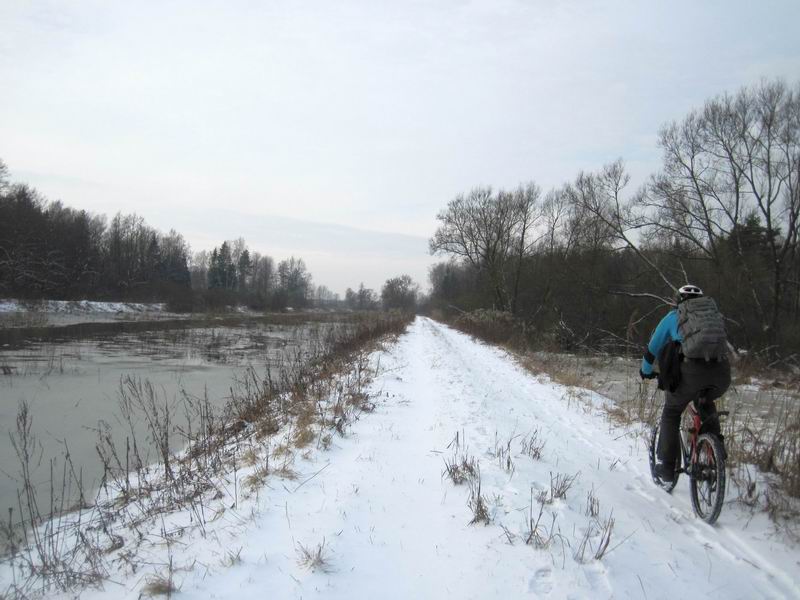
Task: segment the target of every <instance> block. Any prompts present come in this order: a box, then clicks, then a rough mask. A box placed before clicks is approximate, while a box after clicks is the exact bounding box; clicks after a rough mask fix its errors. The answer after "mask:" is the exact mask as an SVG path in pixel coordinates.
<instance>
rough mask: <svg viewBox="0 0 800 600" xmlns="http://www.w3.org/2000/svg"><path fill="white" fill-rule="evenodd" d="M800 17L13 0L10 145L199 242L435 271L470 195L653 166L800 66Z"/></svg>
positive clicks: (66, 182) (352, 268)
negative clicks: (763, 84)
mask: <svg viewBox="0 0 800 600" xmlns="http://www.w3.org/2000/svg"><path fill="white" fill-rule="evenodd" d="M799 22H800V2H798V1H797V0H781V1H777V0H776V1H769V0H766V1H765V0H760V1H759V2H752V1H750V0H748V1H743V0H716V1H699V0H669V1H656V0H653V1H646V2H644V1H642V0H624V1H614V0H605V1H598V2H594V1H588V0H561V1H556V0H531V1H528V2H523V1H514V0H476V1H459V0H437V1H435V2H432V1H427V0H426V1H415V2H403V1H401V0H391V1H389V0H386V1H384V0H364V1H361V2H355V1H352V0H336V1H331V0H308V1H303V2H300V1H298V0H287V1H274V2H272V1H269V0H263V1H243V0H242V1H239V0H228V1H226V2H200V1H197V0H193V1H187V2H173V1H164V0H162V1H158V2H144V1H136V2H121V1H120V2H112V1H110V0H96V1H80V0H72V1H68V2H67V1H64V2H59V1H51V2H47V1H37V0H0V158H2V159H3V160H4V161H5V162H6V164H7V165H8V166H9V168H10V170H11V174H12V178H13V179H14V180H16V181H25V182H28V183H30V184H32V185H34V186H35V187H37V188H38V189H39V190H40V191H42V192H43V193H44V194H45V195H46V196H47V197H48V198H50V199H53V200H55V199H61V200H63V201H64V202H65V203H66V204H68V205H71V206H75V207H78V208H85V209H88V210H91V211H93V212H96V213H106V214H109V215H111V214H113V213H116V212H117V211H124V212H136V213H138V214H140V215H142V216H143V217H144V218H145V219H146V220H147V221H148V222H149V223H150V224H151V225H154V226H156V227H158V228H159V229H162V230H168V229H170V228H174V229H176V230H178V231H179V232H181V233H183V234H184V236H185V237H186V238H187V240H188V241H189V242H190V244H191V245H192V248H193V250H201V249H210V248H211V247H212V246H214V245H218V244H219V243H221V241H222V240H224V239H226V238H227V239H230V238H235V237H239V236H243V237H245V239H246V240H247V242H248V244H249V245H250V247H251V248H253V249H255V250H258V251H259V252H262V253H268V254H270V255H272V256H274V257H276V258H278V259H281V258H285V257H287V256H289V255H291V254H294V255H296V256H301V257H303V258H305V259H306V262H307V264H308V266H309V268H310V270H311V271H312V273H313V274H314V279H315V282H316V283H318V284H325V285H327V286H329V287H330V288H331V289H333V290H334V291H337V292H339V293H343V292H344V289H345V288H346V287H348V286H350V287H356V286H357V285H358V283H359V282H360V281H364V283H365V284H366V285H367V286H368V287H374V288H376V289H380V286H381V284H382V283H383V281H384V280H385V279H386V278H388V277H391V276H395V275H398V274H401V273H409V274H411V275H412V276H413V277H414V278H415V279H417V280H418V281H419V282H420V283H422V284H423V286H425V285H426V284H427V268H428V265H429V264H431V262H432V261H433V260H434V259H432V258H431V257H430V256H428V254H427V239H428V238H429V237H430V235H431V234H432V233H433V231H434V230H435V228H436V213H437V212H438V211H439V210H440V209H441V208H442V207H444V206H445V205H446V203H447V202H448V201H449V200H450V199H451V198H452V197H453V196H454V195H456V194H457V193H459V192H462V191H466V190H468V189H469V188H471V187H473V186H475V185H478V184H487V185H492V186H494V187H514V186H516V185H517V184H519V183H521V182H526V181H529V180H535V181H536V182H538V183H539V184H540V185H541V186H542V187H543V188H544V189H545V190H546V189H549V188H550V187H554V186H557V185H559V184H561V183H562V182H564V181H566V180H569V179H571V178H573V177H574V176H575V175H576V174H577V172H578V171H580V170H581V169H584V170H592V169H596V168H598V167H600V166H602V165H603V164H604V163H607V162H610V161H612V160H615V159H616V158H618V157H622V158H623V159H624V160H625V161H626V163H627V165H628V167H629V169H630V171H631V173H632V175H633V177H634V183H635V184H641V183H642V182H644V180H645V179H646V177H647V176H648V175H649V174H650V173H652V172H654V171H656V170H657V169H658V165H659V150H658V148H657V146H656V143H655V139H656V134H657V132H658V129H659V127H660V126H661V125H662V124H663V123H664V122H666V121H668V120H671V119H676V118H680V117H682V116H683V115H685V114H686V113H687V112H688V111H689V110H691V109H692V108H694V107H697V106H700V105H702V103H703V101H704V100H706V99H707V98H709V97H711V96H713V95H716V94H718V93H720V92H723V91H735V90H736V89H738V88H739V87H740V86H742V85H745V84H751V83H754V82H757V81H758V80H759V79H761V78H762V77H767V78H772V77H784V78H785V79H787V80H788V81H790V82H792V83H794V82H796V81H797V80H798V79H800V42H798V39H800V38H799V37H798V32H797V24H798V23H799Z"/></svg>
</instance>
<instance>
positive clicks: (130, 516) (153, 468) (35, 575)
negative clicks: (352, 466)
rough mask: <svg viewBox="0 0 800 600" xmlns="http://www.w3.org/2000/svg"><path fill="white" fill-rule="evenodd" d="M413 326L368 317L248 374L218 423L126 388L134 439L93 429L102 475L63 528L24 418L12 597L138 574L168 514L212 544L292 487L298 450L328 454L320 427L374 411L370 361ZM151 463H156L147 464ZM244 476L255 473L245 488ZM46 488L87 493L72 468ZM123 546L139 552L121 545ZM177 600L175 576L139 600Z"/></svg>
mask: <svg viewBox="0 0 800 600" xmlns="http://www.w3.org/2000/svg"><path fill="white" fill-rule="evenodd" d="M408 322H410V319H409V318H407V317H403V318H400V317H397V316H386V315H369V316H367V317H365V318H359V319H356V320H354V321H351V323H350V326H348V327H347V328H337V329H336V330H335V331H334V330H331V331H329V332H328V333H327V334H326V335H325V336H324V337H319V338H312V339H311V340H310V341H309V346H310V347H309V348H308V349H307V352H306V353H304V354H301V353H293V354H288V355H286V356H284V358H283V360H282V361H281V362H280V364H278V366H277V367H276V368H273V369H270V370H268V371H267V372H266V374H265V375H264V376H263V377H261V376H258V375H257V374H256V373H255V371H253V370H250V371H249V372H248V373H247V374H246V375H245V376H244V377H243V378H242V379H241V380H240V381H238V382H237V384H236V385H235V386H234V388H233V389H232V393H231V400H230V402H229V403H228V405H227V406H226V408H225V410H223V411H221V412H220V411H214V410H212V408H211V405H210V402H209V401H208V398H200V399H197V398H191V397H188V396H186V397H184V398H183V399H182V400H183V404H182V405H176V404H175V403H172V402H167V401H166V399H165V398H164V397H163V395H161V394H160V393H159V391H158V390H156V389H155V388H154V387H153V386H152V385H150V383H149V382H147V381H146V380H134V379H128V380H125V381H123V384H122V387H121V390H120V397H121V401H120V404H121V409H122V410H121V412H122V415H121V419H122V422H123V423H128V425H129V432H130V433H129V435H128V436H127V437H126V438H124V439H119V438H115V437H114V436H112V435H111V430H110V428H108V427H106V428H102V427H101V428H100V429H99V430H98V435H99V441H98V444H97V449H98V453H99V455H100V458H101V460H102V461H103V465H104V468H105V476H104V478H103V484H102V488H101V490H100V491H99V492H98V497H97V498H96V499H95V501H94V503H93V505H92V507H91V509H87V510H86V511H85V512H84V511H78V512H77V513H74V514H71V515H70V516H69V517H68V518H61V519H60V520H59V515H62V516H63V515H66V514H67V513H68V509H69V508H70V506H69V505H67V504H66V503H65V501H66V498H67V497H68V494H67V493H62V494H61V495H60V496H57V495H53V497H52V499H51V501H50V502H43V501H42V500H43V499H41V498H38V497H37V495H36V491H35V487H36V486H35V485H34V484H33V481H34V478H33V473H32V467H33V465H34V464H35V463H36V462H37V461H38V460H39V458H38V457H37V456H36V455H35V448H36V443H35V439H34V437H33V436H32V435H31V426H30V418H29V413H28V412H27V410H25V408H24V407H23V409H21V413H20V418H19V420H18V423H17V429H18V432H17V434H16V438H15V440H16V443H17V451H18V456H19V458H20V464H21V468H22V470H23V473H24V474H23V477H22V479H23V482H24V485H25V488H24V490H23V493H22V495H21V502H20V506H19V512H18V513H16V514H12V515H9V517H10V518H9V522H8V523H7V524H6V523H3V526H2V527H0V529H2V531H0V533H2V534H4V537H5V538H6V539H5V543H6V547H7V548H11V549H12V550H13V552H11V553H10V554H9V555H7V556H6V559H5V560H6V561H8V563H9V564H10V566H11V568H12V570H13V573H14V577H15V581H16V582H17V583H16V584H15V587H14V590H13V596H12V597H14V598H25V597H27V596H28V595H29V594H30V593H33V592H34V591H35V592H36V593H38V594H48V593H50V592H54V591H55V592H62V593H80V590H81V589H82V588H83V587H85V586H87V585H92V584H98V583H100V582H102V580H103V579H104V578H106V577H108V575H109V569H110V567H111V564H112V561H121V562H120V563H119V564H124V565H125V568H127V569H131V570H133V571H135V570H137V569H139V568H141V566H142V564H144V563H142V562H140V561H142V560H143V559H141V558H139V556H138V552H139V551H140V549H142V548H145V546H146V545H141V540H143V539H144V538H145V533H146V532H147V531H149V530H152V529H155V528H156V527H162V525H160V524H159V519H161V520H162V522H163V516H164V515H168V514H170V513H173V512H175V511H181V510H183V511H188V513H189V514H190V515H191V519H190V520H191V523H192V525H191V527H198V528H200V530H201V535H203V536H205V535H206V526H207V525H208V524H209V523H212V522H213V521H215V520H216V519H218V518H219V517H220V516H221V515H222V514H223V513H224V512H225V510H226V509H227V507H228V506H234V507H236V506H238V501H239V498H240V488H243V489H242V490H241V491H243V492H247V491H248V490H249V491H257V490H258V489H259V488H261V487H262V486H263V485H264V484H265V483H266V482H267V479H268V478H269V477H270V476H276V477H282V478H286V479H294V478H296V473H295V472H294V471H293V469H292V467H291V465H292V461H293V459H294V455H295V452H296V450H297V449H298V448H303V447H305V448H306V452H311V449H310V448H309V447H310V445H311V444H312V442H316V440H320V441H319V444H318V445H320V446H325V445H329V444H330V440H331V434H330V432H325V428H330V429H334V427H335V430H336V431H339V432H340V433H342V432H344V431H345V429H346V428H347V427H348V426H349V424H350V423H352V422H353V420H355V419H357V418H358V415H359V414H360V412H362V411H363V410H368V409H370V408H371V406H372V405H371V402H370V400H369V397H368V395H367V393H366V389H367V388H366V386H367V385H368V384H369V382H370V378H371V377H372V374H373V370H372V367H371V365H370V362H369V359H368V356H369V353H368V351H367V350H368V349H369V348H370V347H374V344H375V343H376V341H377V340H380V339H381V338H382V337H385V336H388V335H397V334H399V333H400V332H402V330H403V329H404V328H405V326H406V325H407V324H408ZM336 394H339V396H340V397H341V398H342V402H343V404H344V405H345V406H346V407H347V408H346V410H344V411H341V412H340V413H339V416H340V419H339V420H338V421H337V423H336V425H335V426H334V424H333V420H332V419H331V418H329V415H330V413H331V412H332V408H331V403H332V399H333V398H334V397H335V396H336ZM177 410H182V411H183V412H184V413H185V416H186V418H187V420H188V427H187V428H185V429H179V428H177V427H176V426H175V424H174V423H175V419H174V414H175V411H177ZM137 421H138V422H145V423H146V425H147V428H148V434H149V435H148V436H147V437H146V439H144V438H143V437H142V436H140V437H139V438H137V436H136V428H135V427H134V426H133V424H134V423H135V422H137ZM278 432H285V433H284V434H283V436H282V441H281V443H280V444H278V445H277V446H275V447H274V448H273V449H272V451H271V452H270V447H269V443H268V444H267V445H266V447H264V446H265V445H264V444H263V440H264V439H265V438H267V439H270V440H271V436H273V435H275V434H276V433H278ZM172 440H180V441H182V442H183V443H184V444H185V451H182V452H179V453H175V452H173V451H172V450H171V447H173V446H174V444H173V443H172ZM262 448H263V449H262ZM151 456H156V457H157V458H158V460H159V462H158V464H156V465H152V464H149V459H148V457H151ZM271 459H275V460H271ZM150 460H151V459H150ZM243 468H245V469H252V471H250V472H248V474H247V475H246V476H244V477H243V476H242V473H241V470H242V469H243ZM51 481H52V483H53V484H55V483H56V482H57V481H62V482H63V485H64V489H65V490H66V489H67V486H72V485H74V486H77V487H80V476H79V474H76V473H75V470H74V468H72V467H71V466H69V465H68V463H66V462H65V464H64V472H63V473H62V474H56V473H52V474H51ZM51 489H57V488H55V485H53V486H51ZM80 499H81V501H80V505H81V506H88V505H90V504H92V503H88V502H86V501H85V500H84V499H83V495H82V492H81V494H80ZM231 501H232V502H231ZM126 539H128V540H131V539H133V540H139V543H136V544H128V545H127V546H126V545H125V544H126V542H125V540H126ZM318 550H319V552H316V554H315V553H314V552H311V553H309V556H310V557H311V559H312V564H313V565H314V566H315V568H316V567H319V566H320V565H321V564H324V556H323V555H322V551H323V550H324V543H323V545H321V547H320V548H319V549H318ZM319 560H322V563H320V562H319ZM115 568H116V567H115ZM175 591H177V590H176V588H175V585H174V582H173V580H172V576H171V571H170V575H169V576H168V577H165V576H161V575H159V576H154V577H152V578H150V579H148V580H147V583H146V585H145V587H144V588H143V591H142V593H143V594H145V595H167V596H169V595H171V594H172V593H173V592H175ZM8 593H12V592H8Z"/></svg>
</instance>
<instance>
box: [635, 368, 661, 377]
mask: <svg viewBox="0 0 800 600" xmlns="http://www.w3.org/2000/svg"><path fill="white" fill-rule="evenodd" d="M639 377H641V378H642V379H655V378H656V377H658V373H656V372H655V371H653V372H652V373H650V374H649V375H647V374H645V372H644V371H642V370H641V369H639Z"/></svg>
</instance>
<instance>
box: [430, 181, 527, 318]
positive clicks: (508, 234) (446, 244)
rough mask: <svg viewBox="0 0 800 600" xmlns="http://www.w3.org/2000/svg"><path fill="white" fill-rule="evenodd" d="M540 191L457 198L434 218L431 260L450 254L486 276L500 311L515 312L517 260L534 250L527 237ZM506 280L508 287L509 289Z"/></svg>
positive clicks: (478, 192)
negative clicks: (508, 310) (434, 227)
mask: <svg viewBox="0 0 800 600" xmlns="http://www.w3.org/2000/svg"><path fill="white" fill-rule="evenodd" d="M540 195H541V193H540V190H539V187H538V186H536V184H534V183H530V184H528V185H527V186H523V187H520V188H519V189H518V190H517V191H516V192H506V191H502V190H501V191H499V192H498V193H497V194H494V193H493V192H492V189H491V188H488V187H478V188H474V189H473V190H471V191H470V192H469V193H468V194H467V195H463V194H459V195H458V196H456V197H455V198H454V199H453V200H451V201H450V203H449V204H448V205H447V208H446V209H445V210H443V211H442V212H440V213H439V214H438V215H437V219H438V220H439V222H440V225H439V227H438V228H437V230H436V232H435V233H434V235H433V237H432V238H431V240H430V244H429V246H430V251H431V254H439V253H442V254H450V255H453V256H457V257H459V258H461V259H463V260H465V261H467V262H468V263H469V264H470V265H471V266H472V267H474V268H475V269H476V270H478V272H480V273H483V274H485V275H486V278H487V280H488V282H489V286H490V288H491V290H492V294H493V297H494V303H495V305H496V307H497V308H498V309H500V310H506V309H509V308H510V309H512V310H514V309H515V308H516V297H517V294H518V282H519V273H520V269H521V267H522V258H523V257H524V256H525V254H526V253H527V252H528V251H529V250H530V248H532V247H533V243H534V242H533V240H532V239H531V237H530V235H531V232H532V230H533V227H534V225H535V223H536V221H537V218H538V216H539V214H540V212H539V198H540ZM509 279H511V282H510V283H511V285H509Z"/></svg>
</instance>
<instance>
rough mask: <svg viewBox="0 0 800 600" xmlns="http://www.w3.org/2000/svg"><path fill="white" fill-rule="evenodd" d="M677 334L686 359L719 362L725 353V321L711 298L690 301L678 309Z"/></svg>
mask: <svg viewBox="0 0 800 600" xmlns="http://www.w3.org/2000/svg"><path fill="white" fill-rule="evenodd" d="M678 333H680V334H681V337H682V338H683V343H682V344H681V348H682V351H683V355H684V356H686V357H687V358H693V359H703V360H707V361H708V360H719V359H721V358H724V357H725V356H726V355H727V353H728V337H727V335H725V321H724V320H723V318H722V314H721V313H720V312H719V309H718V308H717V303H716V302H714V300H712V299H711V298H708V297H706V296H701V297H699V298H690V299H689V300H684V301H683V302H681V303H680V304H679V305H678Z"/></svg>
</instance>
